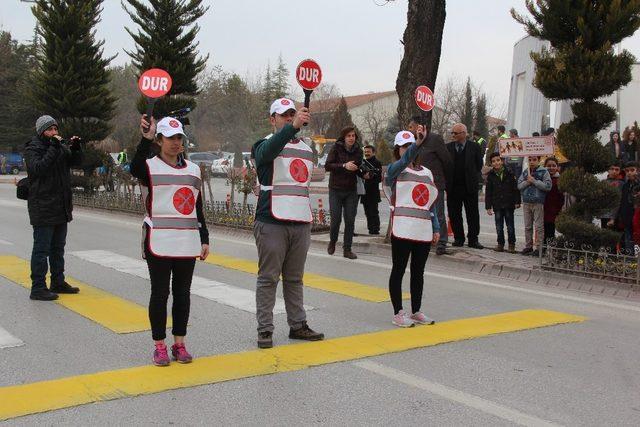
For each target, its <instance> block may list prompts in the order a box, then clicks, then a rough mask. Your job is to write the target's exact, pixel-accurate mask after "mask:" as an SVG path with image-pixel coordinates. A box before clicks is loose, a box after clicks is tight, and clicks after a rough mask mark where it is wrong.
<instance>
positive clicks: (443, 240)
mask: <svg viewBox="0 0 640 427" xmlns="http://www.w3.org/2000/svg"><path fill="white" fill-rule="evenodd" d="M444 195H445V191H444V189H442V190H440V189H438V198H437V199H436V203H435V205H436V213H437V214H438V222H439V223H440V240H439V241H438V247H439V248H444V247H446V246H447V242H448V241H449V229H448V228H447V215H446V213H445V211H444V205H445V203H444Z"/></svg>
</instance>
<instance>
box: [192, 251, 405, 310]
mask: <svg viewBox="0 0 640 427" xmlns="http://www.w3.org/2000/svg"><path fill="white" fill-rule="evenodd" d="M205 262H207V263H209V264H212V265H217V266H219V267H224V268H228V269H230V270H237V271H242V272H244V273H250V274H258V262H257V261H251V260H247V259H241V258H234V257H230V256H227V255H222V254H211V255H209V257H208V258H207V259H206V260H205ZM302 280H303V282H304V285H305V286H307V287H309V288H314V289H319V290H322V291H326V292H332V293H335V294H340V295H345V296H348V297H352V298H356V299H359V300H363V301H368V302H387V301H389V291H388V290H387V289H384V288H378V287H376V286H371V285H365V284H363V283H358V282H352V281H349V280H342V279H337V278H335V277H329V276H322V275H320V274H315V273H304V277H303V279H302ZM402 298H403V299H409V298H411V295H410V294H409V293H408V292H403V293H402Z"/></svg>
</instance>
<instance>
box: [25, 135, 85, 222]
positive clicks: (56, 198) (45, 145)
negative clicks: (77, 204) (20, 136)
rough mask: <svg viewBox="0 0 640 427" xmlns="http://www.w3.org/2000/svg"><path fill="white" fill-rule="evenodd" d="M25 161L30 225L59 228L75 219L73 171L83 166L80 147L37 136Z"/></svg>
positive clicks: (27, 145)
mask: <svg viewBox="0 0 640 427" xmlns="http://www.w3.org/2000/svg"><path fill="white" fill-rule="evenodd" d="M24 161H25V163H26V165H27V175H28V177H29V199H28V203H27V205H28V208H29V219H30V221H31V225H35V226H46V225H60V224H64V223H66V222H69V221H71V220H72V219H73V217H72V215H71V212H72V211H73V203H72V200H71V178H70V177H71V172H70V170H71V168H72V167H80V165H81V163H82V151H81V149H80V145H78V144H74V145H72V147H71V149H69V148H68V147H67V145H66V144H60V143H59V142H58V141H55V142H51V141H48V140H46V139H45V138H44V137H43V138H40V137H37V136H34V137H33V138H32V139H31V141H29V142H27V144H26V146H25V150H24Z"/></svg>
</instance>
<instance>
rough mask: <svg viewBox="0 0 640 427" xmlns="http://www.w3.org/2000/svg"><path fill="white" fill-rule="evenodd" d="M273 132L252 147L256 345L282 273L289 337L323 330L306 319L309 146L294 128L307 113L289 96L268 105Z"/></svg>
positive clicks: (265, 334) (267, 334) (266, 340)
mask: <svg viewBox="0 0 640 427" xmlns="http://www.w3.org/2000/svg"><path fill="white" fill-rule="evenodd" d="M269 113H270V115H271V117H270V119H269V120H270V122H271V125H272V126H273V134H272V135H270V136H269V137H267V138H266V139H262V140H260V141H258V142H256V143H255V144H254V145H253V147H252V150H251V152H252V156H253V157H254V158H255V162H256V167H257V171H258V180H259V182H260V195H259V197H258V206H257V209H256V219H255V223H254V228H253V235H254V236H255V238H256V246H257V248H258V280H257V287H256V317H257V320H258V347H260V348H270V347H272V346H273V338H272V337H273V329H274V326H273V307H274V305H275V301H276V287H277V285H278V281H279V280H280V276H282V284H283V296H284V300H285V307H286V310H287V322H288V324H289V327H290V330H289V338H290V339H299V340H306V341H319V340H322V339H324V334H321V333H318V332H315V331H313V330H312V329H311V328H309V326H308V325H307V317H306V312H305V309H304V305H303V302H304V297H303V285H302V277H303V275H304V264H305V262H306V259H307V251H308V250H309V245H310V243H311V221H312V215H311V204H310V203H309V183H310V182H311V172H312V171H313V152H312V151H311V148H310V147H309V146H307V145H306V144H305V143H304V142H303V141H302V139H299V138H296V134H297V133H298V131H299V130H300V128H302V126H303V125H304V124H305V123H308V122H309V120H310V119H311V115H310V114H309V110H308V109H307V108H301V109H300V111H296V108H295V105H294V103H293V101H291V100H290V99H286V98H280V99H276V100H275V101H274V102H273V104H271V109H270V111H269Z"/></svg>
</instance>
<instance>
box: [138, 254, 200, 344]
mask: <svg viewBox="0 0 640 427" xmlns="http://www.w3.org/2000/svg"><path fill="white" fill-rule="evenodd" d="M145 246H146V245H145ZM145 257H146V259H147V266H148V267H149V277H150V278H151V298H150V299H149V321H150V322H151V334H152V336H153V339H154V340H156V341H158V340H163V339H165V338H166V337H167V331H166V329H167V299H168V298H169V279H171V291H172V293H173V307H172V309H171V315H172V317H173V329H172V331H171V332H172V333H173V335H175V336H178V337H183V336H185V335H187V322H188V321H189V308H190V306H191V279H192V278H193V269H194V267H195V265H196V259H195V258H187V259H181V258H159V257H156V256H153V255H152V254H151V253H150V252H149V249H145ZM172 273H173V277H171V276H172Z"/></svg>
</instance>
